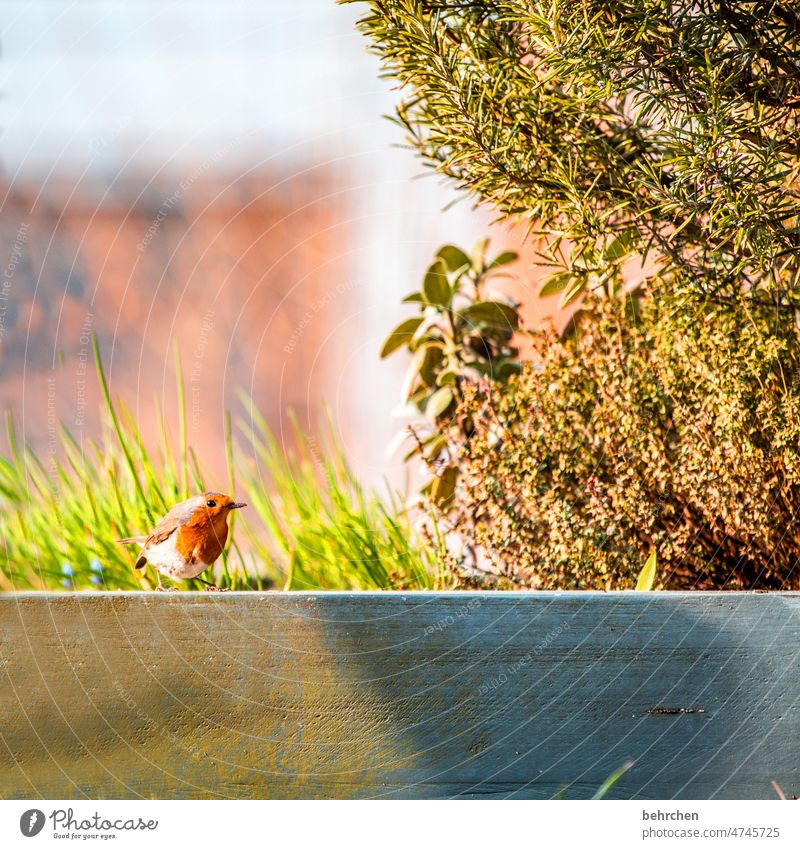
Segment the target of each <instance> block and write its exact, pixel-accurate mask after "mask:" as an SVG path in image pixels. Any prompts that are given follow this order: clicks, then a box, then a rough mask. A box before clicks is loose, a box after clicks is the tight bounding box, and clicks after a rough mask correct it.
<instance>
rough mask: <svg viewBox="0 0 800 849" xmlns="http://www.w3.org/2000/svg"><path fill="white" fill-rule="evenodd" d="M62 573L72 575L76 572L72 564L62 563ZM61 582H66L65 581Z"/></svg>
mask: <svg viewBox="0 0 800 849" xmlns="http://www.w3.org/2000/svg"><path fill="white" fill-rule="evenodd" d="M61 574H62V575H67V576H68V577H70V578H71V577H72V576H73V575H74V574H75V570H74V569H73V568H72V564H70V563H62V564H61ZM61 583H64V582H63V581H62V582H61Z"/></svg>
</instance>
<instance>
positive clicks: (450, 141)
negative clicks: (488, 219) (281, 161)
mask: <svg viewBox="0 0 800 849" xmlns="http://www.w3.org/2000/svg"><path fill="white" fill-rule="evenodd" d="M363 5H364V6H366V7H368V11H367V12H366V14H365V15H364V16H363V18H362V20H361V22H360V26H361V29H362V30H363V32H364V33H365V34H366V35H367V37H368V38H369V39H370V42H371V45H372V49H373V50H374V51H375V53H377V54H378V56H379V57H380V58H381V60H382V62H383V66H384V69H385V71H386V73H387V74H388V75H389V76H391V77H393V78H395V79H396V80H398V81H399V83H400V86H401V89H402V90H403V91H404V92H405V97H404V99H403V100H402V102H401V103H400V105H399V107H398V108H397V121H398V122H399V123H400V125H401V126H402V127H403V128H404V129H405V131H406V134H407V137H408V140H409V142H410V143H411V145H412V147H413V148H415V149H416V150H417V151H418V153H419V154H420V155H421V156H422V157H423V159H424V160H425V162H426V163H428V164H429V165H431V166H433V167H435V168H436V169H437V170H438V171H439V172H440V173H442V174H444V175H446V176H448V177H450V178H452V179H453V180H454V181H455V182H456V183H457V184H458V185H459V186H461V187H464V188H466V189H467V190H469V191H470V192H471V193H473V194H474V195H475V196H477V197H478V198H479V199H480V200H482V201H485V202H488V203H489V204H491V205H492V206H493V207H494V208H495V209H497V210H499V211H500V213H501V214H502V215H505V216H512V217H515V218H521V219H522V220H524V221H526V222H527V223H528V226H529V228H530V230H531V232H533V233H535V234H537V235H539V236H542V237H544V240H545V242H546V243H547V246H546V248H545V249H544V250H543V254H542V261H543V263H545V264H547V265H549V266H550V267H551V269H552V271H553V276H552V277H551V278H550V279H549V280H548V281H547V282H546V283H545V288H544V291H545V293H551V294H552V293H556V292H560V293H561V294H562V298H563V302H564V303H569V302H570V301H571V300H573V299H574V298H576V297H578V296H579V295H580V294H581V293H582V292H584V291H587V290H591V291H596V292H603V293H604V294H607V295H614V294H615V293H617V292H620V291H623V290H624V289H625V278H624V275H623V266H624V265H625V263H626V261H627V260H628V259H630V258H631V257H632V256H638V257H639V258H640V260H641V261H642V262H643V263H644V261H645V259H646V269H647V273H648V274H649V275H650V280H649V283H648V286H649V287H650V288H651V289H656V288H661V289H663V290H664V291H670V292H676V293H681V294H683V293H686V294H688V295H691V296H693V297H695V298H697V297H699V298H701V299H709V300H712V301H724V302H729V303H732V302H736V301H737V300H739V299H740V298H742V297H745V296H746V297H748V298H751V299H754V300H756V301H757V302H759V303H764V302H766V303H771V304H773V305H774V306H776V307H778V308H780V309H785V310H787V311H789V313H793V311H794V310H795V309H796V308H797V305H798V297H799V296H798V287H800V230H798V221H800V158H799V156H800V147H799V146H798V138H800V133H799V132H798V129H799V125H798V115H800V62H799V61H798V55H800V12H799V11H798V9H797V6H796V4H794V3H790V2H775V0H755V2H751V3H733V2H729V0H722V1H721V2H710V0H699V2H698V0H669V2H668V0H631V1H630V2H626V3H619V2H616V0H569V2H563V0H556V2H552V0H525V2H521V0H487V2H481V3H440V2H414V3H409V2H406V0H370V2H365V3H364V4H363Z"/></svg>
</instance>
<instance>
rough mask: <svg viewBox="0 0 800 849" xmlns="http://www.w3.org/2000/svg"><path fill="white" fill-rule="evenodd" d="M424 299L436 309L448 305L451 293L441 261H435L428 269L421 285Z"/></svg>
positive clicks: (445, 270)
mask: <svg viewBox="0 0 800 849" xmlns="http://www.w3.org/2000/svg"><path fill="white" fill-rule="evenodd" d="M422 290H423V291H424V292H425V299H426V300H427V301H428V303H430V304H434V305H435V306H437V307H446V306H448V305H449V303H450V298H451V297H452V293H451V291H450V284H449V283H448V282H447V269H446V267H445V264H444V262H442V260H440V259H437V260H436V261H435V262H434V263H433V265H431V267H430V268H429V269H428V272H427V274H426V275H425V280H424V281H423V283H422Z"/></svg>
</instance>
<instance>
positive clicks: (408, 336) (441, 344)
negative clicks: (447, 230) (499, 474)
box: [381, 240, 520, 502]
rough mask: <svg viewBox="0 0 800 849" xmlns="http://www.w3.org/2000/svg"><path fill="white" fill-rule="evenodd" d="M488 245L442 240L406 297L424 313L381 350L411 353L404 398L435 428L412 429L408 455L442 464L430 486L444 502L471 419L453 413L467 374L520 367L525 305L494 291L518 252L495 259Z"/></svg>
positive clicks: (504, 373)
mask: <svg viewBox="0 0 800 849" xmlns="http://www.w3.org/2000/svg"><path fill="white" fill-rule="evenodd" d="M487 246H488V240H483V241H481V242H479V243H478V244H477V245H475V247H474V248H473V249H472V251H471V252H470V253H467V252H466V251H464V250H462V249H461V248H459V247H456V246H455V245H445V246H443V247H442V248H440V249H439V251H438V253H437V254H436V257H435V258H434V260H433V262H432V263H431V265H430V267H429V268H428V270H427V272H426V273H425V277H424V279H423V282H422V287H421V288H420V290H419V291H417V292H412V293H411V294H410V295H408V296H407V297H406V298H405V299H404V303H408V304H411V305H414V306H416V307H417V309H418V312H419V315H417V316H414V317H413V318H409V319H406V320H405V321H402V322H401V323H400V324H399V325H398V326H397V327H395V329H394V330H393V331H392V332H391V333H390V334H389V337H388V338H387V339H386V341H385V342H384V344H383V348H382V350H381V357H388V356H389V355H390V354H392V353H394V352H395V351H397V350H400V349H406V350H407V351H408V352H410V353H411V355H412V357H411V363H410V365H409V367H408V371H407V374H406V379H405V382H404V388H403V399H404V400H405V401H406V402H407V403H408V404H409V405H410V406H411V407H412V409H413V410H414V411H415V412H417V413H419V414H421V415H422V416H424V417H425V418H426V419H427V422H428V429H427V433H423V434H422V435H420V433H419V429H414V430H413V436H414V445H413V447H412V448H411V450H410V452H409V453H408V454H407V455H406V459H411V458H412V457H414V456H416V455H421V456H422V457H423V458H424V459H425V460H426V462H428V463H429V464H430V466H431V468H434V469H435V470H436V475H435V476H434V477H433V479H432V480H431V481H430V483H429V484H428V486H427V487H426V488H425V492H426V494H429V495H431V496H432V497H433V498H434V500H436V501H439V502H445V501H447V499H449V498H450V497H451V495H452V491H453V487H454V485H455V481H456V478H457V473H458V469H457V467H456V466H455V465H454V464H452V463H449V462H448V460H447V456H448V451H449V444H450V443H452V442H453V441H456V442H457V441H459V440H461V439H463V438H465V437H466V436H467V435H468V433H469V430H470V427H471V426H470V424H469V422H468V421H465V420H457V419H456V418H455V417H454V416H453V413H454V411H455V408H456V405H457V404H458V403H459V402H460V401H461V400H462V399H463V386H464V383H465V381H474V380H475V379H478V378H481V377H485V378H491V379H494V380H499V381H502V380H505V379H507V378H508V377H509V376H510V375H511V374H515V373H517V372H518V371H519V369H520V362H519V360H518V359H517V354H518V351H517V349H516V348H515V347H514V345H513V344H512V342H513V338H514V334H515V333H516V332H517V330H518V329H519V314H518V312H517V309H518V306H519V305H518V304H516V303H515V302H513V301H511V300H510V299H508V298H504V297H502V295H500V294H499V293H494V294H491V293H490V291H489V289H490V286H491V283H492V280H493V278H494V277H496V276H497V275H498V274H499V273H502V272H503V271H504V270H505V267H506V266H507V265H508V264H509V263H512V262H514V261H515V260H516V259H517V254H516V253H514V252H513V251H505V252H503V253H500V254H498V255H497V256H495V257H493V258H491V259H488V258H487V256H486V249H487Z"/></svg>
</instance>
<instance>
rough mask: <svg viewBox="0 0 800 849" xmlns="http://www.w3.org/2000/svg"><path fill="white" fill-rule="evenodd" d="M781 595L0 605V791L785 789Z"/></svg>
mask: <svg viewBox="0 0 800 849" xmlns="http://www.w3.org/2000/svg"><path fill="white" fill-rule="evenodd" d="M798 652H800V596H799V595H796V594H732V593H703V594H700V593H698V594H683V593H649V594H648V593H645V594H640V593H621V594H600V593H402V594H401V593H353V594H348V593H320V594H305V593H296V594H283V593H225V594H204V593H200V594H194V593H176V594H142V593H108V594H64V595H59V594H53V595H50V594H36V593H26V594H16V595H14V594H10V595H5V596H0V792H1V793H2V796H4V797H6V798H8V797H37V796H41V797H45V798H81V797H84V796H88V797H106V798H127V797H137V796H143V797H156V798H162V797H165V798H187V797H192V798H198V797H200V798H217V797H222V798H229V797H234V798H240V797H246V798H250V797H255V798H274V797H279V798H285V797H322V798H328V797H337V798H386V797H389V798H392V797H395V798H397V797H412V798H441V797H481V798H508V797H513V798H549V797H552V796H553V795H555V794H556V793H557V792H558V791H559V790H561V789H562V788H566V795H567V797H589V796H591V795H592V794H593V793H594V792H595V791H596V790H597V788H598V787H599V785H600V784H601V783H602V782H603V780H604V779H605V778H606V777H607V776H608V775H609V774H610V773H611V772H613V771H614V770H615V769H616V768H617V767H619V766H620V765H621V764H623V763H625V762H626V761H633V762H634V765H633V767H632V768H631V769H630V770H629V771H628V772H627V773H626V774H625V776H624V777H623V778H622V779H621V780H620V781H619V783H618V784H617V785H616V786H615V787H614V789H613V790H612V792H611V794H610V795H611V796H612V797H620V798H698V799H699V798H772V797H774V791H773V790H772V788H771V786H770V781H771V780H775V781H777V782H778V783H779V784H780V785H781V787H782V788H783V790H784V792H786V793H787V795H789V794H800V705H799V704H798V700H800V661H799V660H798Z"/></svg>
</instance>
